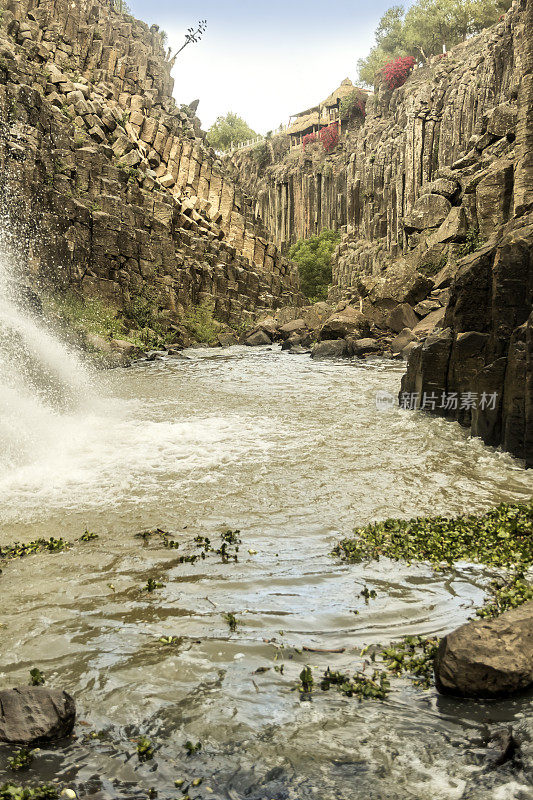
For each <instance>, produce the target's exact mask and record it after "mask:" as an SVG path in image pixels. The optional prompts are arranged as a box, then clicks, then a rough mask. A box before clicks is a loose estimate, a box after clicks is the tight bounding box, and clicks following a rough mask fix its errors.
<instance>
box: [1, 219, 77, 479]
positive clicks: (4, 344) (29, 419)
mask: <svg viewBox="0 0 533 800" xmlns="http://www.w3.org/2000/svg"><path fill="white" fill-rule="evenodd" d="M18 252H19V253H20V250H18V251H17V244H16V242H15V241H14V239H13V237H12V235H11V233H10V231H9V226H8V225H7V224H6V223H5V221H3V220H0V473H4V474H5V473H6V472H7V471H9V470H10V469H12V468H13V467H15V466H18V465H21V464H24V463H28V461H31V460H33V459H34V457H38V455H39V452H45V451H46V450H47V448H48V447H50V446H51V445H52V444H53V443H54V442H55V441H56V440H57V436H58V435H60V433H61V429H62V425H63V417H64V415H65V414H71V413H73V412H76V413H77V412H78V411H79V410H80V408H81V407H82V406H83V405H84V404H85V403H86V402H87V398H88V396H90V384H91V381H90V373H89V371H88V369H87V368H86V366H85V365H84V364H83V362H82V360H81V358H80V357H79V356H78V355H77V354H76V353H75V352H73V350H72V349H71V348H69V347H68V346H67V345H66V344H65V343H63V342H62V341H61V340H60V339H59V338H58V337H57V336H56V335H55V334H54V332H53V331H52V330H51V329H50V328H49V327H48V326H47V324H46V322H45V321H44V319H43V318H42V315H41V314H40V312H39V308H38V306H39V303H38V302H35V300H36V298H33V302H32V295H31V292H30V291H29V290H28V288H27V284H25V282H24V279H23V277H22V274H23V270H22V268H21V263H20V262H21V260H22V259H21V258H20V256H18V255H17V253H18Z"/></svg>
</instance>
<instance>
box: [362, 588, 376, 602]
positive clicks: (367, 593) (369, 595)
mask: <svg viewBox="0 0 533 800" xmlns="http://www.w3.org/2000/svg"><path fill="white" fill-rule="evenodd" d="M377 596H378V593H377V592H376V590H375V589H369V588H368V587H367V586H365V587H364V589H363V590H362V591H361V592H360V593H359V597H364V598H365V603H367V604H368V601H369V600H374V598H376V597H377Z"/></svg>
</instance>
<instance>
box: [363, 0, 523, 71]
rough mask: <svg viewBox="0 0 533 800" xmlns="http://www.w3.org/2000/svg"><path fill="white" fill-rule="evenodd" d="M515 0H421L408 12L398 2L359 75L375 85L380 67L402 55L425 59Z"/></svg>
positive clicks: (485, 23)
mask: <svg viewBox="0 0 533 800" xmlns="http://www.w3.org/2000/svg"><path fill="white" fill-rule="evenodd" d="M510 6H511V0H417V1H416V2H415V3H414V4H413V5H412V6H411V7H410V8H409V9H408V10H407V11H406V10H405V8H404V7H403V6H400V5H395V6H392V7H391V8H389V9H388V11H386V12H385V14H384V15H383V16H382V18H381V20H380V22H379V25H378V27H377V28H376V33H375V38H376V44H375V45H374V47H373V48H372V50H371V51H370V53H369V55H368V56H367V57H366V58H362V59H360V60H359V61H358V67H359V78H360V80H361V81H362V82H364V83H366V84H368V85H373V84H374V83H375V82H376V77H377V76H379V73H380V70H381V69H382V68H383V67H384V65H385V64H387V63H388V62H390V61H393V60H394V59H396V58H399V57H402V56H414V57H415V58H416V60H417V61H425V60H426V59H427V58H429V57H430V56H434V55H438V54H440V53H442V48H443V45H445V46H446V48H447V49H449V48H450V47H453V45H455V44H458V43H459V42H463V41H465V39H467V38H469V37H470V36H472V35H473V34H475V33H479V32H480V31H481V30H483V28H487V27H488V26H490V25H493V24H494V23H495V22H497V20H498V18H499V17H500V15H501V14H502V13H504V12H505V11H506V10H507V9H508V8H509V7H510Z"/></svg>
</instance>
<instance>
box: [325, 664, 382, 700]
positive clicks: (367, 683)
mask: <svg viewBox="0 0 533 800" xmlns="http://www.w3.org/2000/svg"><path fill="white" fill-rule="evenodd" d="M332 686H336V687H337V689H338V690H339V691H340V692H342V694H344V695H345V696H346V697H358V698H359V700H384V699H385V698H386V697H387V695H388V694H389V692H390V681H389V678H388V675H387V672H386V671H385V670H378V669H376V670H374V671H373V672H372V675H365V673H364V672H356V673H355V674H354V675H352V676H350V675H349V674H348V673H344V672H332V671H331V670H330V668H329V667H328V668H327V669H326V671H325V672H324V675H323V676H322V680H321V681H320V688H321V689H322V691H324V692H327V691H328V690H329V689H330V688H331V687H332Z"/></svg>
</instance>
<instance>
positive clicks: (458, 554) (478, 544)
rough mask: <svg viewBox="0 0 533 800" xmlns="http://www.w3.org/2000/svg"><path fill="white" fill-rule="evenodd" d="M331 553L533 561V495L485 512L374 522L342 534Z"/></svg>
mask: <svg viewBox="0 0 533 800" xmlns="http://www.w3.org/2000/svg"><path fill="white" fill-rule="evenodd" d="M333 554H334V555H337V556H340V557H341V558H342V559H344V560H346V561H350V562H354V563H360V562H361V561H366V560H379V558H380V557H387V558H392V559H395V560H400V559H403V560H405V561H429V562H430V563H432V564H434V565H437V566H439V565H442V564H444V565H446V566H452V565H453V564H454V563H455V562H457V561H475V562H479V563H482V564H487V565H489V566H494V567H514V566H515V565H516V564H517V563H519V564H521V565H524V566H530V565H531V564H533V501H531V502H530V503H527V504H506V503H502V504H501V505H499V506H497V507H496V508H493V509H491V510H490V511H488V512H487V513H486V514H483V515H480V516H475V515H469V516H460V517H453V518H451V517H417V518H416V519H410V520H404V519H387V520H385V521H384V522H373V523H371V524H370V525H366V526H364V527H361V528H357V529H356V530H355V531H354V537H353V538H349V539H343V540H342V541H341V542H339V544H338V545H337V546H336V547H335V548H334V550H333Z"/></svg>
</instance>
